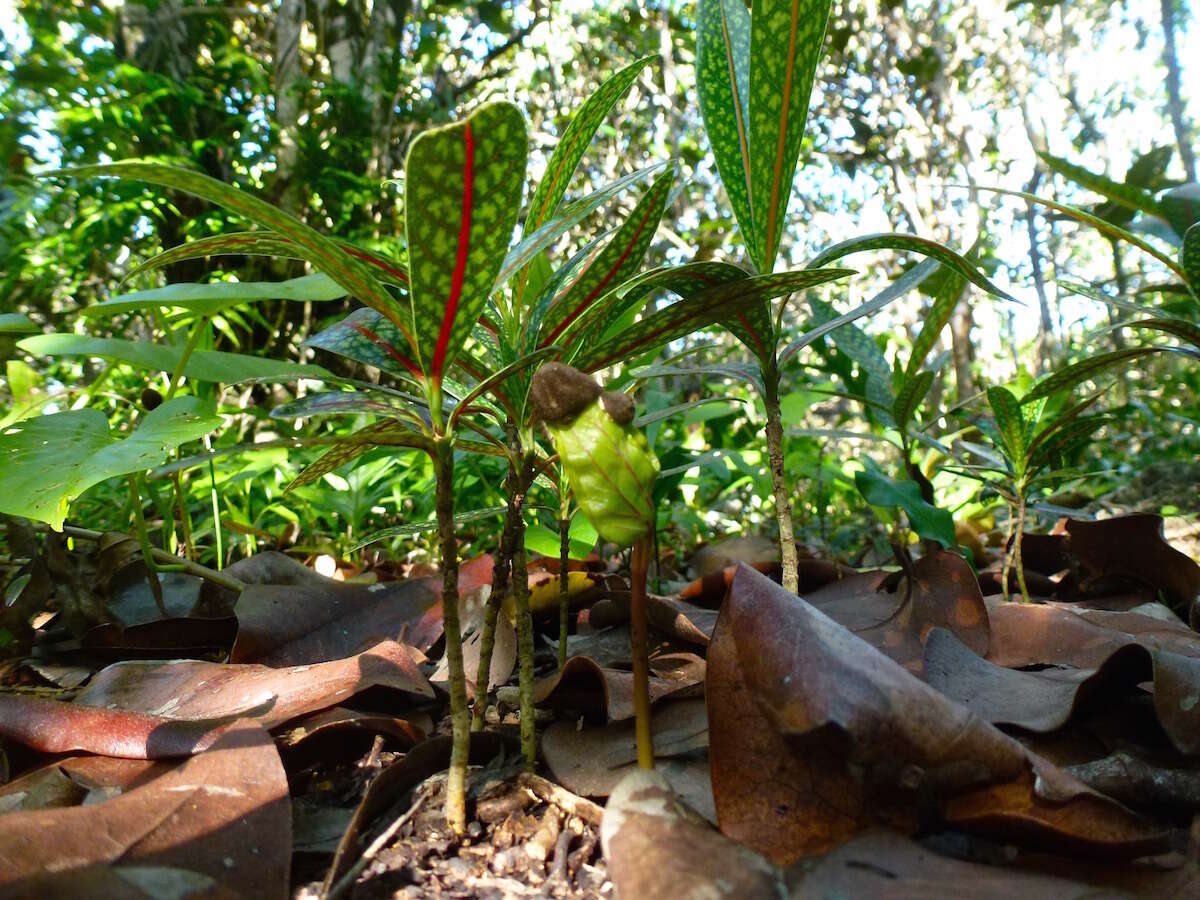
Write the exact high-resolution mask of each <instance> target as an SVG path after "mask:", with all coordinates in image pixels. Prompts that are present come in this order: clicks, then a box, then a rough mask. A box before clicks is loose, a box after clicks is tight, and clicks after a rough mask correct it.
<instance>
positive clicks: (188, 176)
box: [53, 160, 412, 344]
mask: <svg viewBox="0 0 1200 900" xmlns="http://www.w3.org/2000/svg"><path fill="white" fill-rule="evenodd" d="M53 174H57V175H66V176H71V177H75V178H88V177H91V176H114V177H117V178H128V179H130V180H134V181H144V182H146V183H147V184H156V185H159V186H160V187H167V188H174V189H175V190H179V191H183V192H184V193H186V194H192V195H193V196H196V197H199V198H201V199H202V200H207V201H208V202H210V203H215V204H217V205H218V206H220V207H223V208H224V209H227V210H229V211H231V212H235V213H237V214H238V215H240V216H243V217H245V218H246V219H249V220H250V221H251V222H254V223H255V224H256V225H259V226H260V227H262V228H267V229H270V230H271V231H274V232H277V233H278V234H279V235H281V236H283V237H285V238H287V239H289V240H291V241H293V242H294V243H295V244H296V245H297V247H299V249H300V250H302V251H303V256H304V259H305V260H307V261H308V262H310V263H312V265H313V266H314V267H315V268H316V269H317V271H319V272H324V273H325V274H326V275H328V276H329V277H330V278H332V279H333V280H334V281H336V282H337V283H338V284H340V285H341V286H342V287H344V288H345V289H346V291H347V293H349V294H351V295H352V296H354V297H357V298H358V299H359V300H361V301H362V302H363V303H365V304H366V305H367V306H369V307H371V308H372V309H375V310H378V311H379V312H381V313H383V314H384V315H385V316H387V317H388V318H389V319H391V320H392V321H393V322H394V323H396V325H397V327H399V328H401V329H402V330H404V331H407V325H406V324H405V322H404V319H405V312H404V309H403V307H402V306H401V304H400V303H399V302H398V301H397V300H396V299H395V298H394V297H393V296H392V295H391V294H389V293H388V291H387V289H386V288H385V287H384V286H383V285H382V284H380V283H379V281H378V280H376V278H375V276H374V275H372V274H371V272H370V271H369V270H368V269H367V268H366V267H365V266H364V265H363V264H362V263H361V262H359V261H358V260H356V259H355V258H354V257H353V256H351V255H350V254H349V253H347V252H346V251H345V250H344V249H343V248H342V247H341V246H339V245H338V243H337V242H336V241H333V240H331V239H329V238H327V237H325V236H324V235H322V234H320V233H318V232H316V231H314V230H313V229H312V228H309V227H308V226H307V225H305V224H304V223H303V222H301V221H300V220H299V219H297V218H296V217H295V216H292V215H290V214H289V213H286V212H284V211H283V210H281V209H276V208H275V207H274V206H272V205H271V204H269V203H267V202H266V201H265V200H260V199H259V198H258V197H255V196H254V195H253V194H251V193H249V192H247V191H243V190H239V189H238V188H235V187H233V186H232V185H228V184H225V183H224V182H222V181H217V179H215V178H210V177H209V176H207V175H203V174H201V173H199V172H193V171H190V170H188V169H180V168H176V167H174V166H164V165H160V164H158V163H148V162H139V161H136V160H126V161H124V162H117V163H110V164H107V165H100V166H79V167H77V168H73V169H63V170H61V171H60V172H57V173H53ZM409 343H410V344H411V343H412V340H411V338H410V339H409Z"/></svg>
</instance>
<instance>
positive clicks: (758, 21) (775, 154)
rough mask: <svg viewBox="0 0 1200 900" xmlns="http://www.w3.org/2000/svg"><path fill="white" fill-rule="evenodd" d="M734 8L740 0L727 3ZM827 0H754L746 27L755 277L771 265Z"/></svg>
mask: <svg viewBox="0 0 1200 900" xmlns="http://www.w3.org/2000/svg"><path fill="white" fill-rule="evenodd" d="M731 2H735V3H736V2H738V0H731ZM830 5H831V4H830V0H754V4H753V11H752V15H751V24H750V129H749V131H750V183H751V189H750V201H751V203H752V205H753V211H754V212H753V214H754V228H755V231H756V232H757V234H758V237H757V239H756V241H755V243H756V244H757V246H758V250H759V257H758V258H757V259H755V265H756V266H757V267H758V270H759V271H760V272H770V271H771V270H772V269H773V268H774V267H775V257H776V256H777V255H778V253H779V239H780V236H781V235H782V234H783V223H784V221H785V218H786V215H787V208H788V201H789V200H790V199H791V194H792V178H793V176H794V175H795V173H796V162H797V160H798V159H799V156H800V143H801V141H802V139H803V137H804V124H805V121H806V120H807V118H808V101H809V98H810V96H811V95H812V86H813V78H814V76H815V75H816V71H817V62H818V60H819V59H820V57H821V47H822V45H823V44H824V42H825V25H826V23H827V22H828V21H829V7H830Z"/></svg>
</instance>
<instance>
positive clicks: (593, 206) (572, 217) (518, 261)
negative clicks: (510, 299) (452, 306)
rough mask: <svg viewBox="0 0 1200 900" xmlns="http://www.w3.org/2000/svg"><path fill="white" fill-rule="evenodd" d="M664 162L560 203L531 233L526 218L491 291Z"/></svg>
mask: <svg viewBox="0 0 1200 900" xmlns="http://www.w3.org/2000/svg"><path fill="white" fill-rule="evenodd" d="M666 165H667V164H666V163H665V162H660V163H655V164H654V165H651V166H646V167H645V168H644V169H639V170H638V171H636V172H631V173H630V174H628V175H623V176H622V177H620V178H618V179H617V180H616V181H612V182H610V183H609V184H606V185H605V186H604V187H602V188H600V189H599V190H598V191H593V192H592V193H590V194H588V195H587V196H586V197H581V198H580V199H579V200H575V201H572V202H571V203H568V204H566V205H565V206H560V207H559V209H558V212H557V213H556V214H555V216H554V217H553V218H551V219H549V220H547V221H546V222H544V223H543V224H542V225H541V226H539V227H538V229H537V230H536V231H534V232H532V233H530V232H529V225H528V222H527V223H526V226H525V236H524V237H522V238H521V241H520V243H518V244H515V245H514V246H513V247H512V248H511V249H510V250H509V251H508V255H507V256H506V257H504V265H502V266H501V267H500V271H499V272H498V273H497V275H496V283H495V284H494V285H492V292H493V293H494V292H496V291H498V290H500V288H502V287H504V285H505V284H507V283H508V280H509V279H510V278H512V277H513V276H514V275H516V274H517V273H518V272H522V273H523V272H524V270H525V268H526V267H527V266H528V265H529V264H530V263H531V262H532V261H533V260H534V259H536V258H537V257H538V256H539V255H540V254H541V253H542V251H543V250H545V249H547V248H548V247H549V246H550V245H551V244H553V243H554V242H555V241H556V240H558V238H560V237H561V236H562V235H564V234H566V232H568V231H569V230H570V229H572V228H574V227H575V226H576V225H578V224H579V223H580V222H582V221H583V220H584V219H586V218H587V217H588V216H589V215H591V214H592V213H593V212H595V211H596V210H597V209H599V208H600V207H601V206H602V205H604V204H605V203H607V202H608V201H609V200H611V199H613V198H614V197H616V196H617V195H618V194H620V193H622V192H623V191H625V190H626V189H628V188H630V187H632V186H633V185H635V184H637V183H638V182H640V181H644V180H645V179H647V178H649V177H650V176H652V175H654V174H656V173H657V172H660V171H662V169H664V168H666ZM532 289H533V288H531V286H530V285H529V283H528V282H526V284H525V290H532Z"/></svg>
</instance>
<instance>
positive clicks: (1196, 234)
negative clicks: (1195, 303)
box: [1179, 222, 1200, 297]
mask: <svg viewBox="0 0 1200 900" xmlns="http://www.w3.org/2000/svg"><path fill="white" fill-rule="evenodd" d="M1179 267H1180V268H1181V269H1183V277H1184V280H1185V281H1187V283H1188V285H1189V286H1190V287H1191V289H1192V293H1193V294H1194V295H1196V296H1197V297H1200V222H1197V223H1196V224H1195V225H1193V226H1192V227H1191V228H1189V229H1188V230H1187V231H1186V232H1185V233H1184V235H1183V243H1182V244H1181V245H1180V247H1179Z"/></svg>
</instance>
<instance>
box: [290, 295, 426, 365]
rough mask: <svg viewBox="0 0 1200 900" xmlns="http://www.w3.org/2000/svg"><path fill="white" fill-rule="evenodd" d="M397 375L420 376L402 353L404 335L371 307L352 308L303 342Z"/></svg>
mask: <svg viewBox="0 0 1200 900" xmlns="http://www.w3.org/2000/svg"><path fill="white" fill-rule="evenodd" d="M304 346H306V347H316V348H318V349H320V350H327V351H329V352H330V353H336V354H337V355H338V356H342V357H345V358H346V359H351V360H354V361H355V362H360V363H363V364H364V365H368V366H374V367H375V368H377V369H381V370H382V371H384V372H390V373H391V374H393V375H396V376H399V377H401V378H408V377H410V376H420V374H421V370H420V368H419V367H418V366H417V364H416V362H415V361H414V360H413V359H412V358H411V357H409V356H407V355H406V354H405V351H406V350H407V349H408V348H407V344H406V343H405V342H404V335H403V334H402V333H401V331H400V329H398V328H397V327H396V326H395V324H393V323H392V322H391V320H389V319H388V318H387V317H385V316H382V315H380V314H379V313H377V312H375V310H373V309H365V308H363V309H356V310H355V311H354V312H352V313H350V315H348V316H346V318H344V319H342V320H341V321H340V322H337V323H336V324H334V325H330V326H329V327H328V328H326V329H325V330H324V331H322V332H320V333H319V334H316V335H314V336H313V337H310V338H309V339H308V340H307V341H305V342H304Z"/></svg>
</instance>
